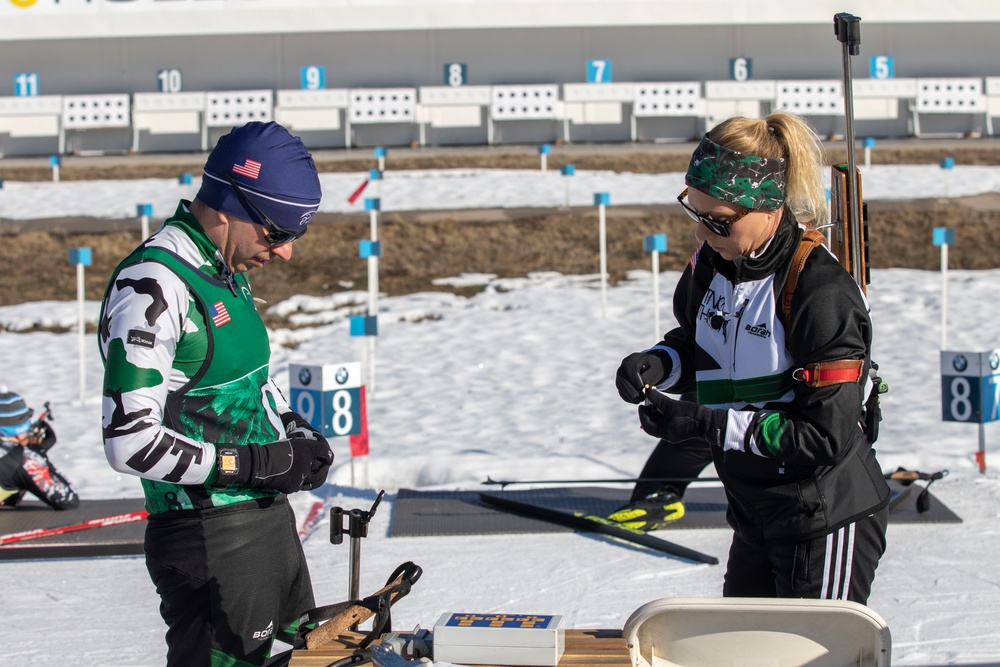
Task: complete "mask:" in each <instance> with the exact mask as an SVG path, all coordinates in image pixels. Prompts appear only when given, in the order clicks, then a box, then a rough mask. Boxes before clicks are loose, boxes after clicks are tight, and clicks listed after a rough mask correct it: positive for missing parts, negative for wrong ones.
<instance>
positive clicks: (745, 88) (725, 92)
mask: <svg viewBox="0 0 1000 667" xmlns="http://www.w3.org/2000/svg"><path fill="white" fill-rule="evenodd" d="M774 91H775V82H774V81H765V80H758V79H751V80H749V81H706V82H705V99H706V100H754V101H758V102H763V101H768V102H770V101H771V100H773V99H774Z"/></svg>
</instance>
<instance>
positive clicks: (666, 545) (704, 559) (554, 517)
mask: <svg viewBox="0 0 1000 667" xmlns="http://www.w3.org/2000/svg"><path fill="white" fill-rule="evenodd" d="M479 499H480V500H481V501H482V502H484V503H486V504H487V505H491V506H493V507H499V508H501V509H505V510H510V511H512V512H516V513H517V514H523V515H525V516H530V517H533V518H536V519H543V520H545V521H551V522H552V523H557V524H559V525H561V526H569V527H570V528H577V529H579V530H582V531H585V532H588V533H601V534H602V535H610V536H611V537H617V538H619V539H621V540H625V541H626V542H633V543H635V544H641V545H642V546H644V547H649V548H650V549H655V550H657V551H662V552H664V553H668V554H672V555H674V556H680V557H681V558H687V559H689V560H693V561H697V562H699V563H708V564H709V565H718V564H719V559H718V558H716V557H715V556H709V555H708V554H703V553H701V552H700V551H695V550H694V549H688V548H687V547H682V546H680V545H679V544H674V543H673V542H667V541H666V540H661V539H660V538H658V537H653V536H652V535H648V534H646V533H644V532H643V531H641V530H635V529H634V528H626V527H625V526H622V525H621V524H618V523H615V522H614V521H611V520H610V519H606V518H604V517H600V516H593V515H586V514H584V513H583V512H572V513H571V512H563V511H562V510H555V509H552V508H549V507H543V506H541V505H535V504H533V503H526V502H523V501H520V500H512V499H511V498H508V497H506V496H498V495H493V494H491V493H480V494H479Z"/></svg>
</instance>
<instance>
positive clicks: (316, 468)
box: [216, 436, 333, 493]
mask: <svg viewBox="0 0 1000 667" xmlns="http://www.w3.org/2000/svg"><path fill="white" fill-rule="evenodd" d="M217 457H218V464H217V465H218V470H219V477H218V480H216V485H217V486H229V485H231V484H241V485H243V486H250V487H254V488H263V489H274V490H275V491H281V492H282V493H295V492H296V491H308V490H310V489H314V488H316V487H318V486H321V485H322V484H323V482H325V481H326V475H327V473H328V472H329V471H330V466H331V465H332V464H333V452H332V451H331V450H330V445H329V443H327V441H326V440H324V439H323V438H322V436H320V439H318V440H315V439H308V438H290V439H288V440H278V441H277V442H269V443H267V444H266V445H249V446H245V447H244V446H241V447H219V448H218V454H217Z"/></svg>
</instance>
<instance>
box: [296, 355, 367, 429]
mask: <svg viewBox="0 0 1000 667" xmlns="http://www.w3.org/2000/svg"><path fill="white" fill-rule="evenodd" d="M288 376H289V385H290V392H289V398H290V402H291V406H292V410H295V411H296V412H298V413H299V414H300V415H302V417H303V418H304V419H305V420H306V421H307V422H309V423H310V424H312V426H313V428H315V429H316V430H318V431H319V432H320V433H322V434H323V435H324V436H326V437H335V438H339V437H341V436H346V435H357V434H359V433H361V426H362V420H363V418H362V415H361V364H360V362H356V361H354V362H350V363H345V364H326V365H323V366H307V365H300V364H289V365H288Z"/></svg>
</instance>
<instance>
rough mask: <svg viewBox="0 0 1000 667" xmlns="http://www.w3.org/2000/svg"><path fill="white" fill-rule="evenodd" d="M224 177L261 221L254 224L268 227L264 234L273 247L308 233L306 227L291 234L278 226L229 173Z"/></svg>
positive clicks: (224, 173)
mask: <svg viewBox="0 0 1000 667" xmlns="http://www.w3.org/2000/svg"><path fill="white" fill-rule="evenodd" d="M222 175H223V176H225V177H226V180H227V181H229V184H230V185H231V186H233V190H236V194H237V195H239V197H240V201H242V202H243V204H244V205H245V206H246V207H247V208H249V209H250V210H251V211H252V212H253V213H254V215H256V216H257V217H258V218H259V220H255V221H253V222H257V223H258V224H262V225H264V226H265V227H267V229H268V231H267V232H265V233H264V239H265V240H266V241H267V242H268V243H270V244H271V245H273V246H274V245H281V244H283V243H291V242H292V241H294V240H295V239H297V238H299V237H301V236H302V235H303V234H305V233H306V229H307V228H306V227H303V228H302V231H301V232H290V231H287V230H285V229H282V228H281V227H279V226H278V225H276V224H275V223H274V221H273V220H271V218H269V217H267V214H266V213H264V211H262V210H260V207H259V206H257V204H254V203H253V200H252V199H250V197H248V196H247V193H245V192H243V188H241V187H240V186H239V185H238V184H237V183H236V181H234V180H233V177H232V176H230V175H229V172H228V171H224V172H222Z"/></svg>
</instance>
